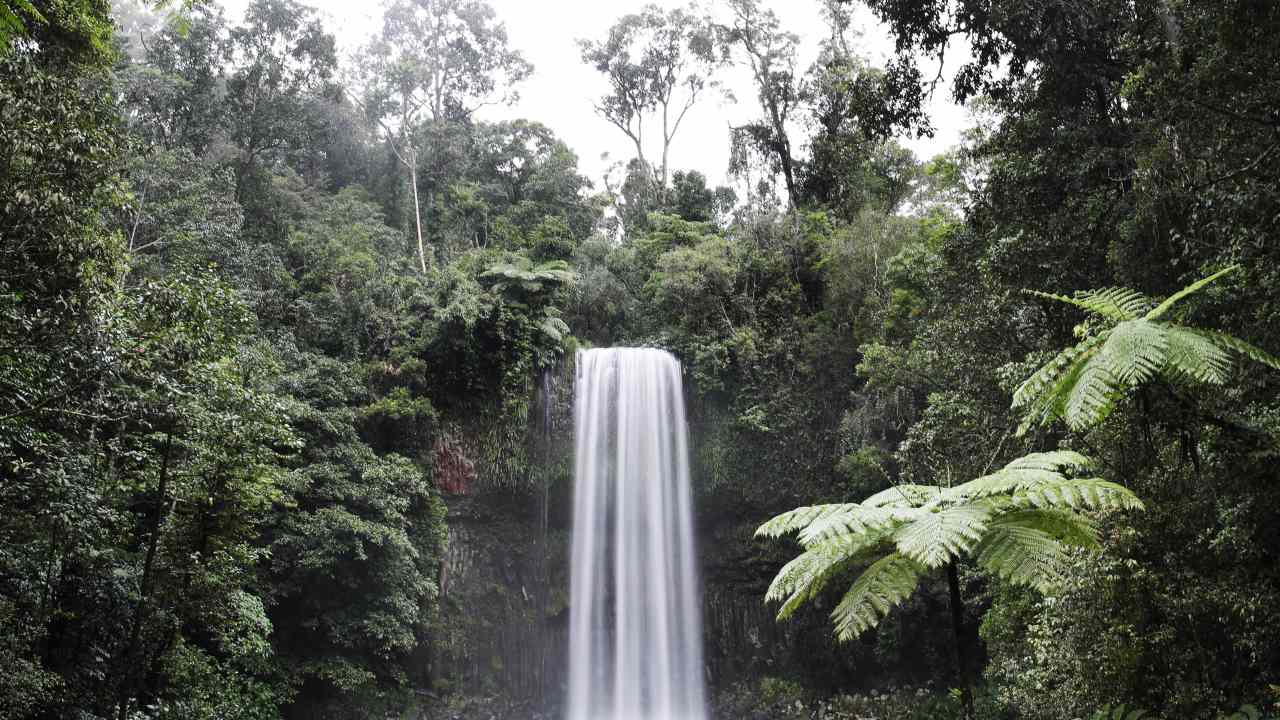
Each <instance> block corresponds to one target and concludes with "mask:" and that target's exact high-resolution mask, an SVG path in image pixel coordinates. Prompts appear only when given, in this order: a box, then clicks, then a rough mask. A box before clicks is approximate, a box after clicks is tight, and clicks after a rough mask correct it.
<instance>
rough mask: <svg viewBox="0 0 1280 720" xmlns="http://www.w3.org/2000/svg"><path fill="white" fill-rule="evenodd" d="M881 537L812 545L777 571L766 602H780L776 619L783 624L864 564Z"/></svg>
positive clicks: (843, 538) (856, 537)
mask: <svg viewBox="0 0 1280 720" xmlns="http://www.w3.org/2000/svg"><path fill="white" fill-rule="evenodd" d="M883 540H884V537H883V534H879V535H874V534H863V535H853V534H850V535H845V536H841V537H838V538H833V539H831V540H829V541H827V542H824V543H821V544H818V545H815V546H813V547H811V548H809V549H808V550H806V551H804V552H803V553H801V554H800V555H798V556H796V557H795V558H794V559H792V560H791V561H790V562H788V563H787V564H786V565H783V566H782V569H780V570H779V571H778V574H777V576H775V577H774V579H773V582H771V583H770V584H769V590H768V592H766V593H765V600H766V601H782V606H781V607H780V608H779V609H778V619H779V620H785V619H787V618H789V617H791V615H792V614H793V613H795V611H796V610H797V609H798V608H799V607H800V606H801V605H803V604H804V603H806V602H808V601H809V600H810V599H812V598H813V597H814V596H815V595H817V594H818V593H819V592H821V591H822V589H823V588H824V587H826V585H827V583H828V582H829V581H830V580H831V579H832V578H833V577H835V576H837V575H839V574H840V573H842V572H844V571H845V570H847V569H849V568H851V567H853V566H855V565H857V564H860V563H862V562H865V561H866V560H867V554H868V553H869V552H870V551H872V550H875V549H877V548H878V547H879V546H880V545H881V543H882V542H883Z"/></svg>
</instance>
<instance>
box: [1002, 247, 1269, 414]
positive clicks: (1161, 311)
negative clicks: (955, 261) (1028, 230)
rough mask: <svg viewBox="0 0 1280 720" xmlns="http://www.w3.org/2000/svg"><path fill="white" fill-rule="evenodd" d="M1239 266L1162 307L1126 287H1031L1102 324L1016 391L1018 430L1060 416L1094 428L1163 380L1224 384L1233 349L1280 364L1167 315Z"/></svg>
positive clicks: (1235, 341)
mask: <svg viewBox="0 0 1280 720" xmlns="http://www.w3.org/2000/svg"><path fill="white" fill-rule="evenodd" d="M1238 268H1239V266H1235V265H1233V266H1231V267H1228V268H1225V269H1223V270H1220V271H1218V272H1216V273H1214V274H1212V275H1209V276H1208V277H1205V278H1202V279H1200V280H1197V281H1196V282H1194V283H1191V284H1190V285H1188V286H1186V287H1185V288H1183V289H1181V290H1179V291H1178V292H1176V293H1174V294H1173V295H1171V296H1169V297H1168V298H1167V299H1166V300H1164V301H1163V302H1161V303H1159V304H1156V303H1155V302H1154V301H1153V300H1151V299H1149V298H1147V297H1145V296H1144V295H1142V294H1141V293H1138V292H1137V291H1134V290H1129V289H1127V288H1106V289H1102V290H1088V291H1084V292H1079V293H1076V294H1075V295H1074V296H1073V297H1067V296H1065V295H1054V294H1051V293H1043V292H1037V291H1028V292H1030V294H1032V295H1035V296H1036V297H1041V298H1045V299H1049V300H1055V301H1058V302H1064V303H1067V304H1069V305H1073V306H1075V307H1078V308H1081V309H1082V310H1086V311H1088V312H1090V313H1092V314H1093V315H1095V316H1097V317H1098V318H1099V319H1100V320H1101V322H1102V324H1101V325H1100V326H1099V327H1098V328H1097V329H1092V330H1089V331H1087V332H1086V334H1085V337H1084V338H1082V339H1081V340H1080V342H1078V343H1077V344H1076V345H1074V346H1072V347H1069V348H1067V349H1065V350H1063V351H1061V352H1059V353H1058V354H1057V355H1056V356H1055V357H1054V358H1053V359H1052V360H1050V361H1049V362H1048V363H1045V364H1044V365H1043V366H1042V367H1041V368H1040V369H1039V370H1037V371H1036V372H1035V373H1034V374H1033V375H1032V376H1031V377H1030V378H1028V379H1027V380H1026V381H1024V382H1023V383H1022V384H1021V385H1020V386H1019V387H1018V389H1017V391H1015V392H1014V395H1013V407H1014V408H1016V409H1021V410H1022V411H1023V423H1022V426H1021V427H1020V428H1019V433H1020V434H1021V433H1023V432H1025V431H1026V430H1027V429H1028V428H1029V427H1031V426H1032V425H1037V424H1041V425H1043V424H1048V423H1049V422H1051V421H1053V420H1054V419H1058V418H1060V419H1062V420H1064V421H1065V422H1066V423H1067V425H1068V426H1070V427H1071V428H1072V429H1073V430H1083V429H1086V428H1089V427H1092V426H1093V425H1096V424H1097V423H1099V422H1102V420H1103V419H1105V418H1106V416H1107V415H1108V414H1109V413H1110V412H1111V410H1112V409H1113V408H1114V407H1115V404H1116V401H1117V400H1119V399H1120V398H1121V397H1122V396H1123V395H1124V393H1125V392H1126V391H1128V390H1131V389H1132V388H1134V387H1137V386H1138V385H1141V384H1142V383H1145V382H1147V381H1149V380H1152V379H1154V378H1156V377H1161V378H1164V379H1166V380H1169V381H1171V382H1176V383H1183V384H1186V383H1195V384H1211V385H1221V384H1224V383H1225V382H1226V381H1227V379H1228V373H1229V370H1230V366H1231V352H1235V353H1237V354H1239V355H1243V356H1244V357H1246V358H1249V359H1250V360H1254V361H1256V362H1261V363H1263V364H1266V365H1268V366H1270V367H1273V368H1277V369H1280V358H1276V357H1275V356H1273V355H1271V354H1269V353H1267V352H1266V351H1264V350H1262V349H1260V348H1258V347H1255V346H1253V345H1250V344H1249V343H1247V342H1245V341H1244V340H1241V339H1239V338H1236V337H1233V336H1231V335H1227V334H1226V333H1222V332H1218V331H1213V330H1201V329H1198V328H1189V327H1185V326H1182V325H1177V324H1173V323H1169V322H1165V321H1163V320H1162V319H1161V318H1163V317H1164V316H1165V315H1166V314H1168V312H1169V311H1170V310H1171V309H1172V308H1173V307H1174V306H1175V305H1176V304H1177V303H1178V302H1179V301H1180V300H1182V299H1184V298H1186V297H1188V296H1189V295H1192V294H1194V293H1196V292H1198V291H1199V290H1201V289H1203V288H1204V287H1205V286H1207V285H1209V284H1210V283H1211V282H1213V281H1214V280H1217V279H1218V278H1221V277H1222V276H1224V275H1227V274H1229V273H1231V272H1234V271H1235V270H1237V269H1238Z"/></svg>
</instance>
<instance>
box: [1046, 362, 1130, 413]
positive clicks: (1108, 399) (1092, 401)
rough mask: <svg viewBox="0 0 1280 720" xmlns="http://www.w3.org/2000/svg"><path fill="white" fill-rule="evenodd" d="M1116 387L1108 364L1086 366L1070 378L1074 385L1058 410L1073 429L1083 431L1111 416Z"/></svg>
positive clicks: (1116, 391)
mask: <svg viewBox="0 0 1280 720" xmlns="http://www.w3.org/2000/svg"><path fill="white" fill-rule="evenodd" d="M1101 354H1102V353H1098V355H1101ZM1117 388H1118V383H1117V382H1116V378H1115V376H1114V375H1113V374H1112V372H1111V368H1110V367H1108V365H1107V363H1104V362H1090V363H1087V364H1085V365H1084V366H1083V367H1081V368H1080V372H1079V374H1078V375H1076V376H1075V377H1074V378H1071V386H1070V388H1069V390H1068V391H1067V392H1066V393H1065V396H1063V397H1062V399H1061V404H1060V405H1058V406H1057V407H1055V410H1056V411H1057V414H1058V415H1059V416H1060V417H1061V418H1062V419H1063V420H1065V421H1066V423H1067V425H1068V426H1070V427H1071V429H1072V430H1084V429H1086V428H1089V427H1092V426H1094V425H1096V424H1098V423H1100V422H1102V420H1103V418H1105V417H1106V416H1107V415H1108V414H1110V413H1111V409H1112V408H1114V407H1115V404H1116V401H1117V400H1119V395H1120V392H1119V390H1118V389H1117Z"/></svg>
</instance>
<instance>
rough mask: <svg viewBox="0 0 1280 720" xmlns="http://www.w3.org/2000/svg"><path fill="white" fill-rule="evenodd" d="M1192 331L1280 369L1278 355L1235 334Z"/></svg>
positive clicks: (1268, 365)
mask: <svg viewBox="0 0 1280 720" xmlns="http://www.w3.org/2000/svg"><path fill="white" fill-rule="evenodd" d="M1192 332H1195V333H1198V334H1200V335H1203V336H1205V337H1206V338H1208V339H1209V340H1211V341H1212V342H1213V343H1215V344H1216V345H1219V346H1221V347H1224V348H1226V349H1228V350H1235V351H1236V352H1238V353H1240V354H1241V355H1243V356H1245V357H1247V358H1249V359H1250V360H1252V361H1254V362H1256V363H1262V364H1263V365H1266V366H1267V367H1269V368H1271V369H1273V370H1280V357H1276V356H1275V355H1272V354H1271V353H1269V352H1267V351H1266V350H1263V349H1262V348H1260V347H1258V346H1257V345H1253V344H1251V343H1247V342H1245V341H1244V340H1241V339H1240V338H1238V337H1236V336H1234V335H1228V334H1226V333H1224V332H1219V331H1217V330H1200V329H1196V330H1193V331H1192Z"/></svg>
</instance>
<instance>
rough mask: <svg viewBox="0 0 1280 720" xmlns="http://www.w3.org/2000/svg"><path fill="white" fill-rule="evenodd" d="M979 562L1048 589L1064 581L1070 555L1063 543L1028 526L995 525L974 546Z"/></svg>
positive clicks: (1015, 579)
mask: <svg viewBox="0 0 1280 720" xmlns="http://www.w3.org/2000/svg"><path fill="white" fill-rule="evenodd" d="M974 556H975V558H976V559H977V561H978V564H979V565H981V566H982V567H984V568H986V569H987V570H989V571H990V572H991V573H992V574H994V575H996V576H998V577H1001V578H1004V579H1005V580H1008V581H1009V582H1012V583H1015V584H1018V585H1027V586H1030V587H1033V588H1035V589H1037V590H1039V591H1040V592H1048V591H1050V590H1052V589H1053V588H1055V587H1057V586H1058V585H1060V584H1061V582H1062V578H1063V576H1064V575H1065V573H1066V569H1067V563H1068V557H1067V553H1066V551H1065V550H1064V549H1063V545H1062V543H1060V542H1058V540H1056V539H1055V538H1054V537H1053V536H1051V535H1049V534H1048V533H1046V532H1044V531H1042V530H1039V529H1036V528H1033V527H1027V526H1025V525H1014V524H1009V525H1000V524H994V523H993V524H992V526H991V527H990V528H988V531H987V533H986V534H985V535H984V536H983V538H982V542H980V543H978V545H977V547H975V548H974Z"/></svg>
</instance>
